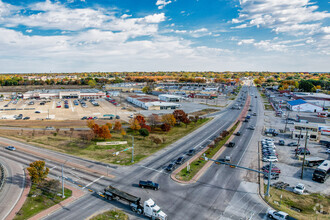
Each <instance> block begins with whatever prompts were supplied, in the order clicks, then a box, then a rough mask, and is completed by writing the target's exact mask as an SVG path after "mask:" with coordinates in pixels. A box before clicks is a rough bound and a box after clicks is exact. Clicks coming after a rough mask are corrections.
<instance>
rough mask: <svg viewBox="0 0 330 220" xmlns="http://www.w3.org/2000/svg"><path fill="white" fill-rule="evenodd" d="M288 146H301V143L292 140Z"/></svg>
mask: <svg viewBox="0 0 330 220" xmlns="http://www.w3.org/2000/svg"><path fill="white" fill-rule="evenodd" d="M288 146H290V147H297V146H300V144H298V143H297V142H291V143H289V144H288Z"/></svg>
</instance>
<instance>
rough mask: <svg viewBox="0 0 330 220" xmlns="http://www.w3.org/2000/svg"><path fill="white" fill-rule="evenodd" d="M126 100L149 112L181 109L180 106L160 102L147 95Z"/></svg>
mask: <svg viewBox="0 0 330 220" xmlns="http://www.w3.org/2000/svg"><path fill="white" fill-rule="evenodd" d="M126 100H127V101H128V102H130V103H132V104H134V105H136V106H138V107H141V108H144V109H147V110H163V109H177V108H180V107H181V105H180V104H176V103H171V102H164V101H160V100H158V99H155V98H153V97H151V96H146V95H132V96H128V97H127V98H126Z"/></svg>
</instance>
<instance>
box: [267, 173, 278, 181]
mask: <svg viewBox="0 0 330 220" xmlns="http://www.w3.org/2000/svg"><path fill="white" fill-rule="evenodd" d="M264 177H265V179H268V174H266V175H264ZM278 178H280V174H279V173H270V179H271V180H277V179H278Z"/></svg>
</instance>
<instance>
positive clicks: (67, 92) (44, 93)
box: [23, 89, 106, 99]
mask: <svg viewBox="0 0 330 220" xmlns="http://www.w3.org/2000/svg"><path fill="white" fill-rule="evenodd" d="M105 96H106V94H105V92H102V91H100V90H97V89H50V90H45V89H43V90H33V91H28V92H26V93H24V94H23V99H70V98H72V99H80V98H86V99H99V98H105Z"/></svg>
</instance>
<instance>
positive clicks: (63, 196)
mask: <svg viewBox="0 0 330 220" xmlns="http://www.w3.org/2000/svg"><path fill="white" fill-rule="evenodd" d="M67 161H68V160H66V161H65V162H64V163H62V198H63V199H64V198H65V195H64V175H63V166H64V164H66V162H67Z"/></svg>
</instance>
